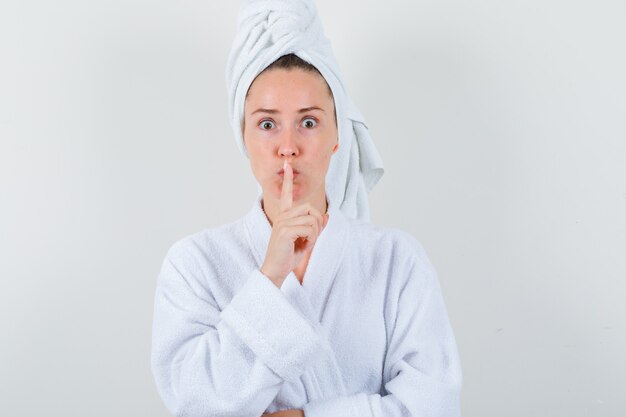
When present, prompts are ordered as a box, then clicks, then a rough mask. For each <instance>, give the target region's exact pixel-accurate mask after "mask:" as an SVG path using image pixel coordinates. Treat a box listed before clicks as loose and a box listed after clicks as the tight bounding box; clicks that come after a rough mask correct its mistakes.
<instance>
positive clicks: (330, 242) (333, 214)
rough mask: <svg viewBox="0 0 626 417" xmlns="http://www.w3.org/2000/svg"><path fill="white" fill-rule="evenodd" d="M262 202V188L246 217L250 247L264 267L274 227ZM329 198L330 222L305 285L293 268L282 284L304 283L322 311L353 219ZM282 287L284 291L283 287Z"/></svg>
mask: <svg viewBox="0 0 626 417" xmlns="http://www.w3.org/2000/svg"><path fill="white" fill-rule="evenodd" d="M262 201H263V193H262V191H260V192H259V193H258V195H257V197H256V199H255V200H254V203H253V205H252V208H251V209H250V211H249V212H248V214H246V216H245V218H244V222H245V225H246V229H247V233H248V237H249V239H250V246H251V247H252V249H253V252H254V257H255V258H256V261H257V264H258V267H259V268H261V266H262V265H263V261H264V260H265V254H266V252H267V247H268V245H269V240H270V236H271V234H272V226H271V225H270V222H269V220H268V219H267V217H266V216H265V212H264V211H263V208H262V206H261V202H262ZM327 201H328V210H327V211H328V214H329V216H328V223H327V224H326V227H325V228H324V230H323V231H322V233H321V234H320V236H319V237H318V239H317V242H315V246H314V247H313V251H312V253H311V257H310V258H309V263H308V265H307V268H306V271H305V274H304V279H303V282H302V285H300V282H299V281H298V279H297V277H296V276H295V274H294V273H293V271H292V272H290V273H289V275H288V276H287V277H286V278H285V281H284V282H283V286H282V287H286V288H287V287H290V286H294V281H295V284H297V285H298V286H299V287H300V286H301V288H302V289H303V290H304V291H305V292H306V293H307V295H308V296H309V299H310V300H311V302H312V305H315V307H317V308H316V310H318V311H323V306H322V305H320V304H319V303H320V302H324V303H325V299H326V296H327V295H328V291H329V290H330V287H331V285H332V282H333V280H334V279H335V275H336V273H337V268H338V267H339V263H340V261H341V259H342V258H343V255H344V250H345V248H346V246H347V244H348V243H349V242H347V237H348V227H349V219H348V218H347V217H346V215H345V214H344V213H343V212H342V211H341V210H340V209H339V208H338V207H337V206H336V204H333V202H332V201H331V200H330V199H328V200H327ZM339 279H341V278H339ZM282 287H281V290H283V288H282ZM325 294H326V296H325ZM320 298H321V300H320ZM320 309H321V310H320Z"/></svg>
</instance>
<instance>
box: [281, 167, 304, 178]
mask: <svg viewBox="0 0 626 417" xmlns="http://www.w3.org/2000/svg"><path fill="white" fill-rule="evenodd" d="M292 170H293V176H294V178H295V176H296V175H298V174H299V173H300V171H298V170H297V169H295V168H292ZM284 174H285V171H284V170H283V169H282V168H281V169H280V171H278V175H280V176H283V175H284Z"/></svg>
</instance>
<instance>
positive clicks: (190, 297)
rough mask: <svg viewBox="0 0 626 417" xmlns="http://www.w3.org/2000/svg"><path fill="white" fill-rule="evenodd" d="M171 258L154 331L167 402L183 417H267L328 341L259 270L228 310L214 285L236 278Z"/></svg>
mask: <svg viewBox="0 0 626 417" xmlns="http://www.w3.org/2000/svg"><path fill="white" fill-rule="evenodd" d="M171 252H172V250H170V252H168V256H166V259H165V260H164V262H163V264H162V268H161V272H160V274H159V279H158V283H157V288H156V293H155V304H154V319H153V328H152V332H153V333H152V356H151V366H152V372H153V375H154V379H155V382H156V385H157V389H158V392H159V394H160V396H161V398H162V400H163V401H164V403H165V405H166V406H167V408H168V410H169V411H170V412H171V413H172V414H173V415H175V416H185V417H208V416H222V417H228V416H233V417H235V416H236V417H248V416H249V417H260V416H261V415H262V414H263V412H264V411H265V410H266V409H267V407H268V405H269V404H270V403H271V402H272V400H273V399H274V397H275V396H276V394H277V393H278V392H279V390H280V388H281V385H282V383H283V382H284V381H286V380H294V379H296V378H298V377H299V376H300V375H301V374H302V373H304V371H305V368H306V367H307V366H308V365H309V364H310V363H311V362H312V361H314V360H316V358H317V355H318V354H320V353H319V352H320V351H321V350H323V349H324V347H323V346H320V343H322V342H321V339H320V337H319V336H318V335H317V333H316V332H315V331H314V330H313V328H312V327H311V326H310V325H309V324H308V322H307V320H305V319H304V318H303V317H302V316H301V315H300V314H299V312H298V311H297V310H295V309H294V308H293V306H292V305H291V304H290V303H289V302H288V300H287V299H286V298H285V297H284V294H283V293H282V292H281V291H280V289H279V288H278V287H277V286H276V285H275V284H274V283H273V282H272V281H271V280H270V279H269V278H268V277H266V276H265V275H263V274H262V273H261V272H260V271H259V270H258V269H257V270H253V271H252V272H251V273H250V274H249V276H248V277H247V279H246V280H245V284H243V286H241V287H240V288H239V289H238V291H237V292H236V293H235V295H234V297H233V298H232V300H231V301H230V303H229V304H228V305H227V306H226V307H225V308H223V310H222V311H220V309H219V308H218V306H217V303H216V302H215V299H214V297H213V295H212V293H211V292H210V291H209V290H208V288H209V286H208V285H207V279H208V280H215V281H214V282H218V281H219V280H222V282H223V281H228V280H231V278H232V277H226V276H222V277H218V276H210V275H211V272H210V270H209V271H208V272H207V271H206V270H207V268H202V272H201V271H199V270H198V269H199V268H197V267H196V268H195V269H194V268H190V267H189V265H190V263H188V262H187V261H184V262H183V261H180V262H178V261H179V259H178V258H177V257H176V256H172V253H171ZM207 273H208V274H209V277H208V278H207V277H203V278H202V279H200V275H201V274H207Z"/></svg>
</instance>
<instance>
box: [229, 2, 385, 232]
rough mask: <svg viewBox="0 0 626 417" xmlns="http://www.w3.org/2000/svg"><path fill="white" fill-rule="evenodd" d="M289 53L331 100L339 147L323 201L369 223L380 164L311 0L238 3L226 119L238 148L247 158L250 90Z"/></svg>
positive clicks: (363, 120)
mask: <svg viewBox="0 0 626 417" xmlns="http://www.w3.org/2000/svg"><path fill="white" fill-rule="evenodd" d="M290 53H293V54H295V55H297V56H299V57H300V58H302V59H304V60H305V61H307V62H309V63H310V64H312V65H314V66H315V67H316V68H317V69H318V71H320V73H321V74H322V76H323V77H324V78H325V80H326V82H327V83H328V85H329V86H330V88H331V90H332V93H333V97H334V100H335V109H336V112H337V129H338V134H339V148H338V150H337V152H336V153H335V154H334V155H333V157H332V158H331V162H330V166H329V168H328V172H327V174H326V194H327V197H328V199H329V200H331V201H332V202H333V203H334V204H336V205H337V206H338V207H339V209H340V210H341V211H342V212H343V213H345V214H346V215H347V216H348V217H351V218H356V219H361V220H365V221H369V204H368V199H367V194H368V192H370V191H371V190H372V189H373V188H374V186H375V185H376V183H377V182H378V181H379V180H380V178H381V177H382V176H383V174H384V166H383V161H382V158H381V156H380V154H379V153H378V150H377V149H376V146H375V145H374V142H373V141H372V139H371V137H370V134H369V130H368V128H367V125H366V123H365V119H364V117H363V115H362V114H361V112H360V111H359V110H358V109H357V107H356V106H355V105H354V103H353V102H352V100H350V97H349V96H348V94H347V92H346V89H345V86H344V84H343V81H342V76H341V73H340V70H339V65H338V64H337V61H336V60H335V57H334V54H333V51H332V47H331V44H330V41H329V40H328V38H327V37H326V36H325V35H324V31H323V27H322V23H321V21H320V18H319V15H318V13H317V9H316V7H315V4H314V3H313V1H312V0H245V1H243V2H242V4H241V7H240V10H239V18H238V33H237V35H236V36H235V39H234V41H233V45H232V49H231V51H230V54H229V57H228V62H227V66H226V84H227V88H228V100H229V115H230V121H231V125H232V128H233V132H234V134H235V141H236V143H237V146H238V148H239V150H240V151H241V152H242V153H243V155H244V156H246V157H247V158H249V156H248V153H247V151H246V148H245V145H244V142H243V134H242V123H243V119H244V101H245V97H246V93H247V92H248V88H249V87H250V85H251V84H252V82H253V81H254V79H255V78H256V76H257V75H258V74H260V73H261V72H262V71H263V70H264V69H265V68H266V67H268V66H269V65H270V64H271V63H272V62H274V61H275V60H277V59H278V58H280V57H281V56H283V55H287V54H290ZM258 187H259V191H260V189H261V187H260V185H259V186H258Z"/></svg>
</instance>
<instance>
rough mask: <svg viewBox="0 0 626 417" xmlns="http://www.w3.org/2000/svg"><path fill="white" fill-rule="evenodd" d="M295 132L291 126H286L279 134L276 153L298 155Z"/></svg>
mask: <svg viewBox="0 0 626 417" xmlns="http://www.w3.org/2000/svg"><path fill="white" fill-rule="evenodd" d="M296 135H297V132H295V131H294V129H293V128H286V129H284V130H283V132H282V134H281V136H280V143H279V145H278V153H279V154H280V156H296V155H298V153H299V151H298V146H297V143H296V140H295V139H296Z"/></svg>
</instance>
